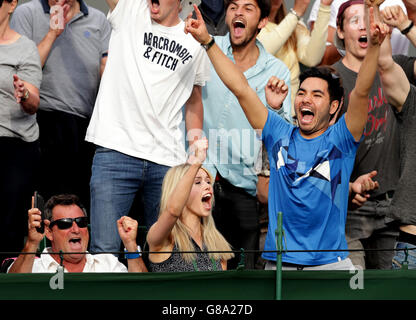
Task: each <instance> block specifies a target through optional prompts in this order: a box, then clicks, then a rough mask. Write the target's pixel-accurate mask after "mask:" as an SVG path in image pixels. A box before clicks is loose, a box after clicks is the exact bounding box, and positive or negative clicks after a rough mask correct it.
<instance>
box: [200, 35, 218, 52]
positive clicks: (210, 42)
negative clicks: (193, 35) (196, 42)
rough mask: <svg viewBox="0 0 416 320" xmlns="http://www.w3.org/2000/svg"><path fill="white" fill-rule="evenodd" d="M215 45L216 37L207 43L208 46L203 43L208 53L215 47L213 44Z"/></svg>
mask: <svg viewBox="0 0 416 320" xmlns="http://www.w3.org/2000/svg"><path fill="white" fill-rule="evenodd" d="M214 43H215V39H214V37H211V40H210V41H209V42H208V43H207V44H202V43H201V46H202V47H203V48H204V49H205V50H206V51H208V50H209V49H210V48H211V47H212V46H213V44H214Z"/></svg>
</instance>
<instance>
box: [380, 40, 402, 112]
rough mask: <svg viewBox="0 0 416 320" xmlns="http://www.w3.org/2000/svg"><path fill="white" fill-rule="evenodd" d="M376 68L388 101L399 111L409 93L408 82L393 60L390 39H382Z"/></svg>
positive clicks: (400, 68)
mask: <svg viewBox="0 0 416 320" xmlns="http://www.w3.org/2000/svg"><path fill="white" fill-rule="evenodd" d="M388 40H389V39H388ZM378 70H379V74H380V79H381V84H382V86H383V91H384V94H385V96H386V98H387V101H388V103H390V104H391V105H392V106H393V107H395V108H396V109H397V111H399V112H400V111H401V110H402V106H403V104H404V102H405V101H406V98H407V95H408V94H409V91H410V83H409V80H408V79H407V77H406V74H405V72H404V70H403V69H402V67H400V66H399V65H398V64H397V63H396V62H394V60H393V57H392V49H391V43H390V41H384V42H383V44H382V46H381V49H380V56H379V59H378Z"/></svg>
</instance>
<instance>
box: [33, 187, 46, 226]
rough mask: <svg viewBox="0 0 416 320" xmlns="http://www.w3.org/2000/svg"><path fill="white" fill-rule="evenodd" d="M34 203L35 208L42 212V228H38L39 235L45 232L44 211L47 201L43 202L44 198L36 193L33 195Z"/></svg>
mask: <svg viewBox="0 0 416 320" xmlns="http://www.w3.org/2000/svg"><path fill="white" fill-rule="evenodd" d="M33 198H34V201H33V207H34V208H38V209H39V211H40V216H41V221H40V227H39V228H36V230H37V231H38V232H39V233H44V232H45V223H44V222H43V220H44V219H45V214H44V209H45V201H44V200H43V197H42V196H41V195H40V194H39V193H38V192H37V191H35V194H34V195H33Z"/></svg>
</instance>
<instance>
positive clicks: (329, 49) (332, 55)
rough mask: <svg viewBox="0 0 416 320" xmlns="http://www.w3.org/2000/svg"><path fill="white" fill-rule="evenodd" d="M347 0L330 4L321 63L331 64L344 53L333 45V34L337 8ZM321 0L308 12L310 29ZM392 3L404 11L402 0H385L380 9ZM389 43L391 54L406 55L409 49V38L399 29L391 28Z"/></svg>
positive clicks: (316, 0) (335, 28) (336, 0)
mask: <svg viewBox="0 0 416 320" xmlns="http://www.w3.org/2000/svg"><path fill="white" fill-rule="evenodd" d="M346 1H347V0H334V1H333V2H332V4H331V18H330V20H329V25H328V40H327V44H326V50H325V54H324V57H323V58H322V61H321V64H322V65H324V64H326V65H332V64H334V63H335V62H337V61H338V60H339V59H341V57H343V56H344V55H345V51H344V50H340V49H339V48H337V47H336V46H335V45H334V35H335V32H336V30H337V15H338V9H339V7H340V6H341V4H343V3H344V2H346ZM320 3H321V1H320V0H315V2H314V4H313V6H312V9H311V12H310V14H309V18H308V27H309V28H310V29H311V30H312V29H313V25H314V23H315V21H316V18H317V16H318V10H319V5H320ZM394 5H400V7H401V8H402V9H403V10H404V12H405V13H406V12H407V11H406V7H405V5H404V3H403V1H402V0H385V1H384V2H383V3H382V4H381V5H380V9H381V10H382V9H384V8H385V7H389V6H394ZM391 44H392V48H393V54H404V55H407V54H408V51H409V40H408V39H407V38H406V36H404V35H402V34H400V31H399V30H393V33H392V36H391Z"/></svg>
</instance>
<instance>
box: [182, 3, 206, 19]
mask: <svg viewBox="0 0 416 320" xmlns="http://www.w3.org/2000/svg"><path fill="white" fill-rule="evenodd" d="M181 3H182V11H181V12H179V17H180V18H181V19H182V20H185V19H186V18H187V17H188V14H189V13H191V12H193V11H194V4H196V5H197V6H199V5H200V4H201V0H182V1H181Z"/></svg>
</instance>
